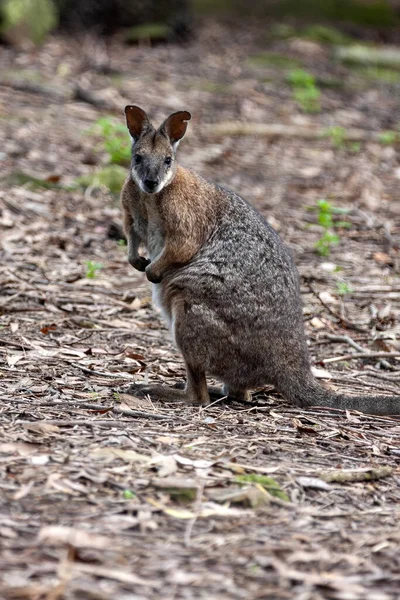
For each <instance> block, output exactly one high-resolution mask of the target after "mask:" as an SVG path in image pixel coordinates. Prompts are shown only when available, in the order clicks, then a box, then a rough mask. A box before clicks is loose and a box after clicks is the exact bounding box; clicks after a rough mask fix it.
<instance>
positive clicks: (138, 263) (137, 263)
mask: <svg viewBox="0 0 400 600" xmlns="http://www.w3.org/2000/svg"><path fill="white" fill-rule="evenodd" d="M150 262H151V261H150V260H149V259H148V258H145V257H144V256H136V257H135V258H129V263H130V264H131V265H132V267H133V268H134V269H136V270H137V271H145V270H146V267H147V266H148V265H149V264H150Z"/></svg>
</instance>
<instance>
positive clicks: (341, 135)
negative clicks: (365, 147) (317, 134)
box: [324, 125, 361, 154]
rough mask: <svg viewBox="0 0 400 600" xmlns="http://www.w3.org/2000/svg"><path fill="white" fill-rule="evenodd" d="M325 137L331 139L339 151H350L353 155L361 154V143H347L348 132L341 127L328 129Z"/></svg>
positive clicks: (335, 126)
mask: <svg viewBox="0 0 400 600" xmlns="http://www.w3.org/2000/svg"><path fill="white" fill-rule="evenodd" d="M324 135H325V136H326V137H329V139H330V140H331V142H332V145H333V146H334V147H335V148H337V149H338V150H345V149H347V150H349V151H350V152H352V153H354V154H355V153H357V152H360V150H361V144H360V142H348V141H346V130H345V128H344V127H340V125H334V126H333V127H328V129H326V130H325V132H324Z"/></svg>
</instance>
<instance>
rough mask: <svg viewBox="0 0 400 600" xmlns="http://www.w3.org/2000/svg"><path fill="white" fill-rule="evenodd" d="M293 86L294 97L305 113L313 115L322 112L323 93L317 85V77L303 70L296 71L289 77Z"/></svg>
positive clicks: (291, 72)
mask: <svg viewBox="0 0 400 600" xmlns="http://www.w3.org/2000/svg"><path fill="white" fill-rule="evenodd" d="M287 79H288V82H289V83H290V85H291V86H292V90H293V97H294V99H295V100H296V102H297V103H298V104H299V105H300V106H301V108H302V109H303V110H304V112H308V113H313V112H319V111H320V110H321V105H320V102H319V99H320V96H321V92H320V90H319V89H318V88H317V86H316V83H315V77H314V75H312V74H311V73H308V72H307V71H304V70H303V69H294V70H293V71H290V73H289V75H288V78H287Z"/></svg>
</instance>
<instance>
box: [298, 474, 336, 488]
mask: <svg viewBox="0 0 400 600" xmlns="http://www.w3.org/2000/svg"><path fill="white" fill-rule="evenodd" d="M296 481H297V483H298V484H299V485H301V487H303V488H312V489H315V490H326V491H328V490H331V489H332V487H331V486H330V485H329V483H327V482H326V481H323V480H322V479H318V477H296Z"/></svg>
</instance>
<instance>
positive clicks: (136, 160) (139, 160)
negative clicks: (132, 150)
mask: <svg viewBox="0 0 400 600" xmlns="http://www.w3.org/2000/svg"><path fill="white" fill-rule="evenodd" d="M141 162H142V157H141V156H140V154H135V165H138V164H140V163H141Z"/></svg>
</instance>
